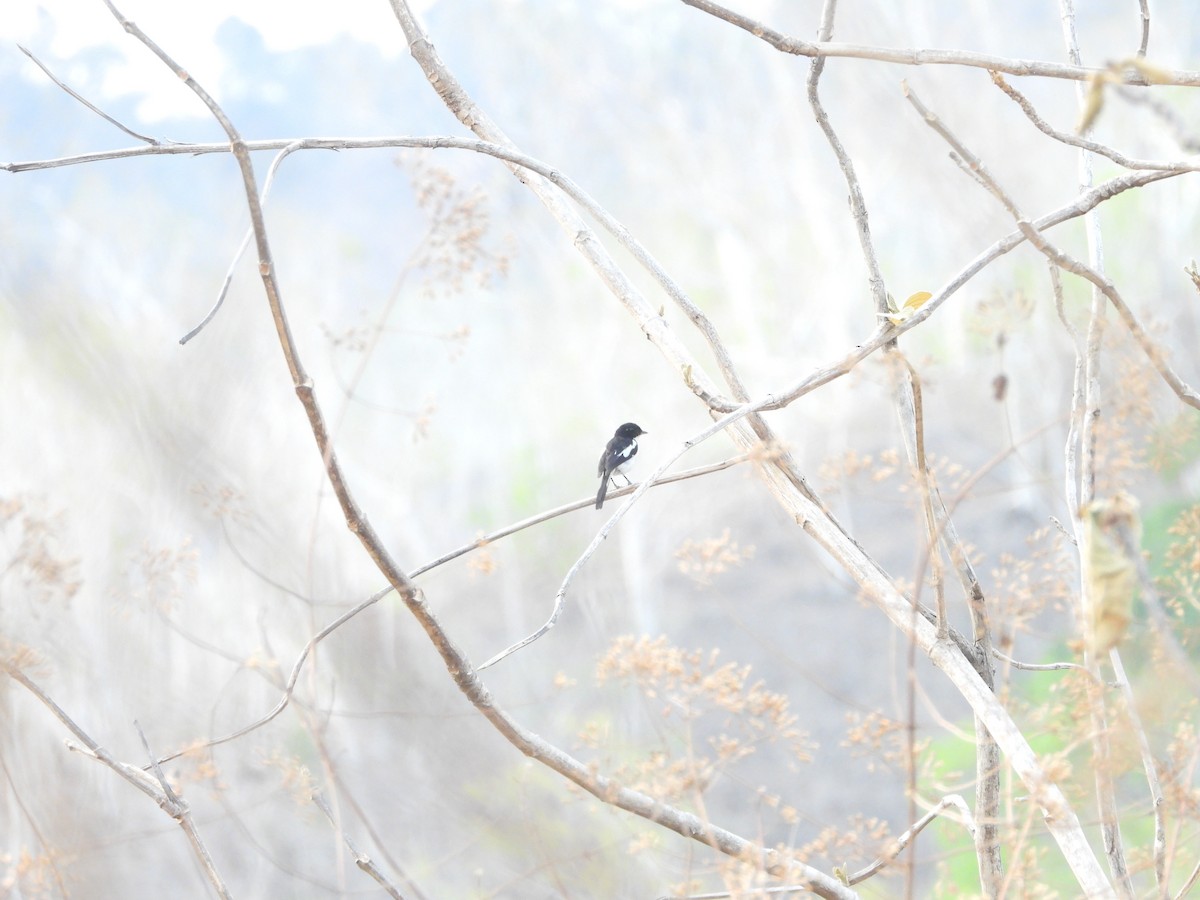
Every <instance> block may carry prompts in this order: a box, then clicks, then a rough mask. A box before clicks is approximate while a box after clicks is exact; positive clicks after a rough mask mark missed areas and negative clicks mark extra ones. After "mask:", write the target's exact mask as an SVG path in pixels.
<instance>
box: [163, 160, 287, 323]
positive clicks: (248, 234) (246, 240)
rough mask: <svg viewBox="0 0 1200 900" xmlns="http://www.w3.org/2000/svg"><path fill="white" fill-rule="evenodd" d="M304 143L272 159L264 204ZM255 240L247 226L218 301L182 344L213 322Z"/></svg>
mask: <svg viewBox="0 0 1200 900" xmlns="http://www.w3.org/2000/svg"><path fill="white" fill-rule="evenodd" d="M302 144H303V141H292V142H291V143H290V144H288V145H287V146H286V147H284V148H283V149H282V150H281V151H280V152H279V155H277V156H276V157H275V159H273V160H272V161H271V165H270V166H269V167H268V168H267V177H266V180H265V181H264V182H263V189H262V204H263V206H266V205H267V196H268V195H269V194H270V193H271V185H272V184H273V183H274V182H275V173H276V172H278V171H279V165H280V163H282V162H283V161H284V159H286V158H287V157H288V156H289V155H290V154H292V153H294V152H295V151H297V150H299V149H301V145H302ZM253 240H254V229H253V228H247V229H246V235H245V237H243V238H242V243H241V245H240V246H239V247H238V248H237V252H236V253H234V254H233V260H232V261H231V262H230V263H229V268H228V269H226V270H225V280H224V281H222V282H221V288H220V290H218V291H217V299H216V302H215V303H213V305H212V308H211V309H210V310H209V311H208V314H207V315H206V316H205V317H204V318H203V319H201V320H200V324H198V325H197V326H196V327H195V328H193V329H192V330H191V331H189V332H188V333H187V334H185V335H184V336H183V337H181V338H180V339H179V343H180V344H186V343H187V342H188V341H190V340H191V339H192V338H194V337H195V336H196V335H198V334H199V333H200V332H201V331H203V330H204V326H206V325H207V324H208V323H209V322H211V321H212V320H213V317H214V316H216V314H217V312H218V311H219V310H220V309H221V305H222V304H223V303H224V302H225V297H226V295H227V294H228V293H229V286H230V285H231V284H233V273H234V271H235V270H236V269H237V264H238V262H240V261H241V258H242V256H243V254H245V252H246V248H247V247H249V246H250V242H251V241H253Z"/></svg>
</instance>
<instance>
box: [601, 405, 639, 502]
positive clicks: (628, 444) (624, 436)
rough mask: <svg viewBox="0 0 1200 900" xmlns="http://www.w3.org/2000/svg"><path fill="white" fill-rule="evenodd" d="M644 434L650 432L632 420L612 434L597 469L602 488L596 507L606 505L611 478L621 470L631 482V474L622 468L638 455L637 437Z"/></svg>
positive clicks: (627, 481)
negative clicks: (605, 499)
mask: <svg viewBox="0 0 1200 900" xmlns="http://www.w3.org/2000/svg"><path fill="white" fill-rule="evenodd" d="M642 434H649V432H646V431H642V429H641V427H640V426H638V425H634V424H633V423H632V422H626V423H625V424H624V425H622V426H621V427H620V428H618V429H617V433H616V434H614V435H613V436H612V440H610V441H609V442H608V446H606V447H605V448H604V453H602V454H601V455H600V466H599V467H598V468H597V470H596V474H597V475H599V476H600V490H599V492H597V494H596V509H599V508H600V507H602V506H603V505H604V498H605V496H606V495H607V494H608V482H609V479H610V478H612V477H613V476H614V475H616V474H617V473H618V472H620V473H621V476H622V477H623V478H624V479H625V483H626V484H628V483H629V476H628V475H626V474H625V473H624V472H623V471H622V470H623V469H624V468H625V465H626V463H628V462H629V461H630V460H631V459H633V458H634V457H635V456H637V451H638V445H637V439H638V435H642Z"/></svg>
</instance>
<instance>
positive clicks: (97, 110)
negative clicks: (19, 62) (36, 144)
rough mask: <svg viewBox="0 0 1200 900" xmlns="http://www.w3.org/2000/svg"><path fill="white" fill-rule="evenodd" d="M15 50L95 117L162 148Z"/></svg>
mask: <svg viewBox="0 0 1200 900" xmlns="http://www.w3.org/2000/svg"><path fill="white" fill-rule="evenodd" d="M17 49H18V50H20V51H21V52H22V53H24V54H25V55H26V56H28V57H29V58H30V60H32V61H33V64H34V65H35V66H37V67H38V68H39V69H41V70H42V71H43V72H45V73H46V77H47V78H49V79H50V80H51V81H53V82H54V83H55V84H56V85H58V86H59V87H60V88H62V89H63V90H64V91H66V92H67V93H68V94H70V95H71V96H72V97H73V98H74V99H76V100H78V101H79V102H80V103H82V104H83V105H84V106H86V107H87V108H88V109H90V110H91V111H92V112H94V113H95V114H96V115H98V116H99V117H100V118H102V119H103V120H104V121H106V122H108V123H109V124H110V125H114V126H116V127H117V128H120V129H121V130H122V131H123V132H125V133H126V134H127V135H129V136H130V137H131V138H136V139H137V140H139V141H145V142H146V143H147V144H150V145H151V146H153V147H161V146H162V143H163V142H162V141H160V140H158V138H152V137H149V136H147V135H144V134H141V133H140V132H137V131H134V130H133V129H132V128H129V127H128V126H126V125H123V124H121V123H120V122H118V121H117V120H116V119H114V118H113V117H112V116H110V115H109V114H108V113H106V112H105V111H104V110H102V109H101V108H100V107H98V106H96V105H95V104H94V103H92V102H90V101H89V100H88V99H87V98H86V97H84V96H83V95H82V94H79V93H77V92H76V91H73V90H72V89H71V88H69V87H68V86H67V85H66V84H64V83H63V82H62V81H59V80H58V78H57V77H56V76H55V74H54V73H53V72H51V71H50V69H49V68H47V66H46V65H45V64H44V63H43V62H42V61H41V60H40V59H38V58H37V57H36V56H34V55H33V54H32V53H30V52H29V51H28V50H27V49H25V48H24V47H22V46H21V45H20V44H17ZM171 143H173V142H171Z"/></svg>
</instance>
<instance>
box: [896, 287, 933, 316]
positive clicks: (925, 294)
mask: <svg viewBox="0 0 1200 900" xmlns="http://www.w3.org/2000/svg"><path fill="white" fill-rule="evenodd" d="M932 296H933V294H931V293H929V291H917V292H916V293H915V294H913V295H912V296H911V297H909V298H908V299H907V300H905V301H904V307H903V308H904V309H911V310H913V311H914V312H915V311H916V310H918V309H920V308H921V307H922V306H924V305H925V301H926V300H928V299H929V298H930V297H932Z"/></svg>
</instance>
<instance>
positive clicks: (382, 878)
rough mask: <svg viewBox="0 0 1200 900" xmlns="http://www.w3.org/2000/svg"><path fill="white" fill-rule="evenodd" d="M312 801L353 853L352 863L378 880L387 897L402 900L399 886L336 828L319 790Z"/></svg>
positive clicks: (331, 811) (346, 835)
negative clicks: (389, 879)
mask: <svg viewBox="0 0 1200 900" xmlns="http://www.w3.org/2000/svg"><path fill="white" fill-rule="evenodd" d="M312 802H313V803H314V804H315V805H316V807H317V809H319V810H321V812H323V813H325V818H327V819H328V820H329V824H330V825H332V826H333V828H334V829H335V830H336V831H337V832H338V834H340V835H341V838H342V842H343V843H344V844H345V845H346V849H347V850H349V851H350V852H351V853H352V854H354V864H355V865H356V866H358V867H359V868H360V869H362V870H363V871H364V872H366V873H367V874H368V875H370V876H371V877H372V878H374V879H375V881H376V882H378V884H379V886H380V887H382V888H383V889H384V890H385V891H387V893H388V896H389V897H394V898H395V900H404V897H403V895H402V894H401V893H400V890H399V888H397V887H396V886H395V885H394V884H392V883H391V882H390V881H388V879H387V876H386V875H384V874H383V873H382V872H381V871H379V867H378V866H377V865H375V863H374V862H372V861H371V857H369V856H367V855H366V854H365V853H363V852H362V851H361V850H359V849H358V848H357V847H356V846H354V841H353V840H351V838H350V835H348V834H346V832H345V831H344V830H343V829H341V828H338V824H337V821H336V820H335V819H334V817H333V810H331V809H330V808H329V804H328V803H326V802H325V798H324V797H322V796H321V793H320V791H314V792H313V795H312Z"/></svg>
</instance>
